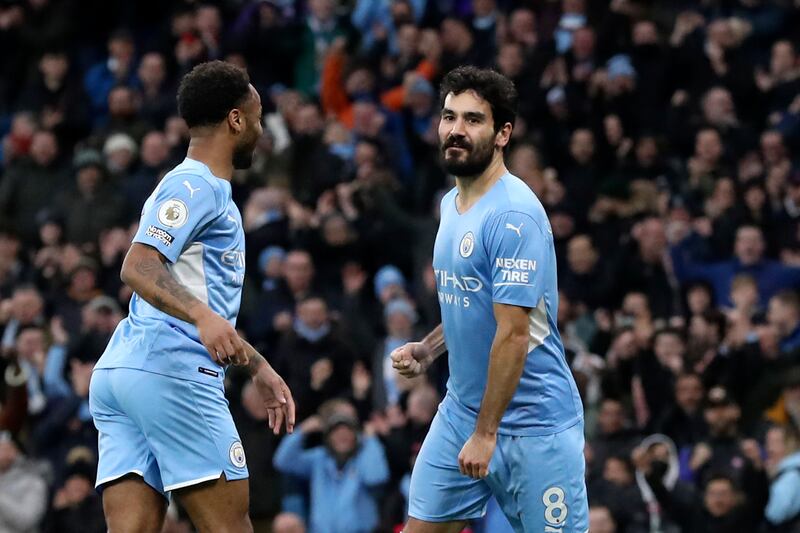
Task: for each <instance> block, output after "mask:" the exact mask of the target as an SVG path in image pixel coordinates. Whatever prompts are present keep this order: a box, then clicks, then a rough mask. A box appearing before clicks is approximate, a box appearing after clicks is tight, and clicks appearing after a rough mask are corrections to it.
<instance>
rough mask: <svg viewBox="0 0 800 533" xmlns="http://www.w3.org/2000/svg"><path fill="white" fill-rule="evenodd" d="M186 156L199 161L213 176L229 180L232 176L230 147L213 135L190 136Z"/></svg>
mask: <svg viewBox="0 0 800 533" xmlns="http://www.w3.org/2000/svg"><path fill="white" fill-rule="evenodd" d="M186 157H188V158H190V159H194V160H195V161H200V162H201V163H203V164H204V165H206V166H207V167H208V169H209V170H210V171H211V173H212V174H214V176H216V177H218V178H220V179H224V180H227V181H231V179H232V178H233V160H232V158H231V153H230V149H229V148H228V147H227V146H225V144H224V143H221V142H219V141H218V140H217V139H216V138H215V137H214V136H213V135H209V136H199V137H192V139H191V140H190V141H189V149H188V150H187V151H186Z"/></svg>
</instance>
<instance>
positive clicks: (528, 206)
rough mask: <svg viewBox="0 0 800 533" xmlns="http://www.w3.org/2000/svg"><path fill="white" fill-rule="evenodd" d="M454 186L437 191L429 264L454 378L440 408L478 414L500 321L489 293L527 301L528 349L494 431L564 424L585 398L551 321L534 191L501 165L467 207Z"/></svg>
mask: <svg viewBox="0 0 800 533" xmlns="http://www.w3.org/2000/svg"><path fill="white" fill-rule="evenodd" d="M457 194H458V190H457V189H455V188H454V189H453V190H451V191H450V192H448V193H447V194H446V195H445V196H444V198H443V199H442V204H441V222H440V224H439V231H438V233H437V235H436V243H435V245H434V252H433V269H434V272H435V274H436V282H437V286H438V287H437V289H438V293H439V294H438V296H439V303H440V306H441V309H442V324H443V326H444V336H445V342H446V343H447V349H448V352H449V363H450V379H449V380H448V382H447V395H446V397H445V400H444V401H443V402H442V410H443V411H444V412H445V413H446V414H448V415H455V416H459V417H460V418H464V419H467V420H472V421H474V420H475V419H476V417H477V414H478V411H479V410H480V405H481V400H482V398H483V393H484V391H485V389H486V378H487V374H488V369H489V353H490V351H491V346H492V341H493V340H494V336H495V332H496V329H497V323H496V321H495V318H494V310H493V304H494V303H503V304H510V305H518V306H522V307H527V308H530V309H531V311H530V315H529V316H530V318H529V324H530V341H529V344H528V356H527V359H526V361H525V367H524V369H523V372H522V377H521V379H520V382H519V386H518V388H517V390H516V392H515V394H514V397H513V398H512V400H511V402H510V404H509V406H508V409H507V410H506V412H505V414H504V415H503V418H502V421H501V423H500V428H499V432H500V433H503V434H509V435H519V436H525V435H528V436H534V435H546V434H551V433H556V432H559V431H562V430H564V429H566V428H569V427H571V426H572V425H574V424H575V423H577V422H578V421H579V420H580V419H581V418H582V417H583V406H582V404H581V399H580V396H579V395H578V390H577V387H576V385H575V381H574V380H573V378H572V373H571V372H570V369H569V367H568V365H567V362H566V359H565V356H564V346H563V344H562V341H561V336H560V335H559V333H558V328H557V327H556V317H557V310H558V287H557V280H556V256H555V250H554V248H553V234H552V230H551V229H550V224H549V222H548V220H547V215H546V213H545V211H544V208H543V207H542V204H541V202H539V199H538V198H536V195H535V194H533V192H532V191H531V190H530V188H529V187H528V186H527V185H526V184H525V183H524V182H523V181H522V180H520V179H519V178H517V177H515V176H513V175H511V174H505V175H504V176H503V177H502V178H501V179H500V180H498V181H497V183H495V184H494V185H493V186H492V188H491V189H490V190H489V191H488V192H487V193H486V194H485V195H484V196H483V197H482V198H481V199H480V200H478V202H477V203H476V204H475V205H473V206H472V207H471V208H470V209H469V210H468V211H467V212H466V213H463V214H459V212H458V210H457V209H456V196H457Z"/></svg>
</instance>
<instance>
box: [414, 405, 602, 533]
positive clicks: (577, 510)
mask: <svg viewBox="0 0 800 533" xmlns="http://www.w3.org/2000/svg"><path fill="white" fill-rule="evenodd" d="M474 426H475V424H474V422H467V421H464V420H462V419H460V418H457V417H455V416H452V415H447V414H445V413H443V412H442V410H441V409H440V410H439V412H438V413H437V414H436V416H435V417H434V419H433V422H432V424H431V429H430V431H429V432H428V435H427V436H426V437H425V442H424V443H423V444H422V448H421V450H420V452H419V455H418V456H417V461H416V463H415V464H414V470H413V472H412V473H411V488H410V495H409V510H408V514H409V516H411V517H414V518H416V519H418V520H424V521H426V522H450V521H457V520H475V519H477V518H480V517H482V516H483V515H484V514H485V513H486V504H487V502H488V501H489V498H490V497H491V496H492V495H493V494H494V496H495V497H496V499H497V502H498V503H499V505H500V507H501V509H502V510H503V513H505V515H506V516H507V517H508V520H509V522H510V523H511V525H512V526H513V528H514V531H516V532H518V533H528V532H536V533H543V532H547V533H585V532H586V531H588V530H589V504H588V500H587V496H586V483H585V480H584V472H585V462H584V457H583V446H584V440H583V422H579V423H577V424H575V425H574V426H572V427H570V428H568V429H566V430H564V431H561V432H559V433H555V434H552V435H545V436H537V437H515V436H511V435H498V436H497V446H496V448H495V451H494V454H493V455H492V460H491V462H490V463H489V475H488V476H487V477H486V478H485V479H480V480H478V479H472V478H470V477H467V476H465V475H463V474H461V472H459V470H458V454H459V453H460V452H461V448H462V447H463V446H464V443H465V442H466V441H467V439H468V438H469V436H470V435H471V434H472V431H473V429H474Z"/></svg>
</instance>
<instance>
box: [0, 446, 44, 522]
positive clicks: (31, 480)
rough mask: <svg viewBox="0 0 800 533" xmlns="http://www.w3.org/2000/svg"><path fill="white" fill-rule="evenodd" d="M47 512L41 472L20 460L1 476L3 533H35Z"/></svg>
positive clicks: (0, 498) (24, 460)
mask: <svg viewBox="0 0 800 533" xmlns="http://www.w3.org/2000/svg"><path fill="white" fill-rule="evenodd" d="M46 510H47V484H46V483H45V481H44V479H43V477H42V475H41V473H40V468H39V467H38V466H37V465H35V464H33V463H31V462H29V461H27V460H26V459H24V458H22V457H20V458H19V459H17V460H16V461H15V462H14V463H13V464H12V465H11V466H10V467H9V469H8V470H6V471H5V472H0V533H36V532H38V531H39V523H40V522H41V520H42V517H43V516H44V513H45V511H46Z"/></svg>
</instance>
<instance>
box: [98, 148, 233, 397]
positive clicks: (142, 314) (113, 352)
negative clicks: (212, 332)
mask: <svg viewBox="0 0 800 533" xmlns="http://www.w3.org/2000/svg"><path fill="white" fill-rule="evenodd" d="M133 241H134V242H139V243H143V244H146V245H148V246H152V247H153V248H155V249H156V250H158V251H159V252H161V253H162V254H163V255H164V256H165V257H166V258H167V260H168V263H167V268H168V269H169V270H170V272H171V273H172V275H173V276H174V277H175V279H177V280H178V281H179V282H180V283H181V284H183V285H184V286H185V287H186V288H187V289H188V290H189V291H190V292H191V293H192V294H193V295H194V296H196V297H197V298H198V299H200V300H201V301H203V302H205V303H206V304H208V306H209V307H211V309H212V310H213V311H214V312H215V313H217V314H219V315H220V316H222V317H223V318H225V319H226V320H228V321H229V322H230V323H231V324H232V325H234V326H235V325H236V316H237V314H238V313H239V304H240V302H241V295H242V284H243V282H244V268H245V258H244V231H243V229H242V217H241V215H240V213H239V209H238V208H237V207H236V204H235V203H234V202H233V199H232V198H231V184H230V182H228V181H227V180H224V179H221V178H217V177H216V176H214V175H213V174H212V173H211V171H210V170H209V168H208V167H207V166H206V165H204V164H203V163H201V162H199V161H195V160H193V159H189V158H187V159H185V160H184V161H183V162H182V163H181V164H180V165H178V166H177V167H175V168H174V169H172V170H171V171H170V172H169V173H168V174H167V175H166V176H164V178H163V179H162V180H161V182H160V183H159V184H158V186H157V187H156V189H155V190H154V191H153V193H152V194H151V195H150V197H149V198H148V199H147V201H146V202H145V204H144V208H143V210H142V216H141V220H140V222H139V229H138V231H137V232H136V236H135V237H134V239H133ZM96 368H135V369H141V370H146V371H149V372H155V373H158V374H163V375H167V376H173V377H177V378H181V379H188V380H192V381H198V382H201V383H209V382H212V383H216V384H218V385H219V386H222V380H223V377H224V371H223V369H222V368H221V367H220V366H219V365H217V364H216V363H215V362H214V361H213V360H212V359H211V356H210V355H209V354H208V352H207V351H206V349H205V347H204V346H203V344H202V343H201V342H200V337H199V335H198V332H197V328H196V327H195V326H194V325H192V324H190V323H188V322H184V321H183V320H180V319H178V318H175V317H173V316H171V315H168V314H166V313H164V312H163V311H160V310H158V309H156V308H155V307H153V306H152V305H150V304H149V303H147V302H146V301H145V300H144V299H143V298H141V297H140V296H139V295H138V294H134V295H133V298H132V299H131V302H130V308H129V313H128V317H127V318H125V319H124V320H123V321H122V322H120V323H119V325H118V326H117V329H116V331H114V334H113V336H112V337H111V340H110V342H109V344H108V347H107V348H106V350H105V352H104V353H103V355H102V357H101V358H100V360H99V361H98V363H97V365H96Z"/></svg>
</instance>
